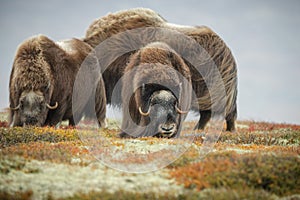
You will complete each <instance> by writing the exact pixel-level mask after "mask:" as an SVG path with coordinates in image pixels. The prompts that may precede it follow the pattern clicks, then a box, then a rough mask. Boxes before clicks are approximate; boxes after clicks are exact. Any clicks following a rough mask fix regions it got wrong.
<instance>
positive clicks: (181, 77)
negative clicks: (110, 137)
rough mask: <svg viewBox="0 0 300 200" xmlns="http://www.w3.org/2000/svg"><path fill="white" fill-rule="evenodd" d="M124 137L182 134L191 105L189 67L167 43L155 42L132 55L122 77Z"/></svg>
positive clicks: (169, 136)
mask: <svg viewBox="0 0 300 200" xmlns="http://www.w3.org/2000/svg"><path fill="white" fill-rule="evenodd" d="M122 81H123V84H122V110H123V112H122V113H123V118H122V119H123V121H122V131H123V132H122V133H121V137H126V136H128V135H131V136H133V137H141V136H146V137H148V136H157V137H166V138H171V137H178V136H179V133H180V130H181V126H182V122H183V120H184V119H185V117H186V114H187V111H188V110H189V109H190V106H191V99H192V85H191V75H190V70H189V67H188V66H187V65H186V64H185V63H184V61H183V60H182V58H181V57H180V56H179V55H178V54H177V53H176V52H175V51H174V50H172V49H171V48H170V47H169V46H168V45H167V44H165V43H162V42H155V43H150V44H148V45H146V46H145V47H143V48H141V49H140V50H139V51H137V52H136V53H135V54H133V55H132V56H131V57H130V61H129V63H128V64H127V65H126V68H125V73H124V76H123V77H122Z"/></svg>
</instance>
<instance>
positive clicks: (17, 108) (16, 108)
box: [9, 104, 20, 111]
mask: <svg viewBox="0 0 300 200" xmlns="http://www.w3.org/2000/svg"><path fill="white" fill-rule="evenodd" d="M9 109H11V110H14V111H15V110H19V109H20V104H19V105H18V106H17V107H15V108H9Z"/></svg>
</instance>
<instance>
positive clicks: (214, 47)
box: [84, 8, 237, 131]
mask: <svg viewBox="0 0 300 200" xmlns="http://www.w3.org/2000/svg"><path fill="white" fill-rule="evenodd" d="M141 27H154V29H155V28H163V29H165V30H170V31H174V32H177V33H180V34H182V35H185V36H186V37H189V38H191V39H192V40H193V41H194V42H196V43H197V44H198V45H199V46H201V47H202V48H203V50H204V52H205V53H201V54H202V55H200V54H199V55H197V54H195V52H192V51H193V50H190V51H189V49H190V48H189V47H188V45H189V44H185V41H184V40H182V38H176V37H175V38H174V37H172V35H170V34H165V35H164V36H163V37H164V41H168V42H166V43H167V44H168V45H169V46H171V48H172V49H174V50H175V51H176V52H177V53H178V54H179V55H180V56H181V57H182V58H183V59H184V61H185V63H186V64H187V65H188V66H189V68H190V71H191V75H192V77H191V78H192V85H193V90H194V92H195V93H196V96H197V98H195V99H194V100H193V106H192V109H193V110H194V111H197V112H200V119H199V122H198V124H197V125H196V127H195V128H197V129H203V128H204V127H205V125H206V124H207V122H208V121H209V120H210V118H211V115H212V111H213V110H214V109H213V108H212V105H213V103H216V102H219V101H225V103H224V104H225V109H223V110H224V111H217V112H220V114H223V115H224V116H225V119H226V123H227V128H226V130H227V131H234V130H235V120H236V117H237V105H236V100H237V67H236V62H235V60H234V57H233V55H232V53H231V51H230V49H229V48H228V46H227V45H226V44H225V42H224V41H223V40H222V39H221V38H220V37H219V36H218V35H217V34H216V33H215V32H213V31H212V30H211V29H210V28H208V27H205V26H196V27H191V26H180V25H175V24H170V23H168V22H167V21H166V20H165V19H163V18H162V17H161V16H160V15H159V14H157V13H156V12H154V11H152V10H150V9H143V8H137V9H130V10H125V11H119V12H116V13H112V14H109V15H107V16H105V17H102V18H100V19H97V20H96V21H94V22H93V23H92V24H91V25H90V27H89V28H88V30H87V32H86V36H85V39H84V41H85V42H87V43H88V44H90V45H91V46H92V47H96V46H97V45H98V44H100V43H101V42H103V41H105V40H106V39H108V38H110V37H112V36H116V35H118V34H120V33H122V32H124V31H127V30H138V29H140V28H141ZM142 31H143V30H142V29H141V31H140V33H139V32H138V31H137V32H136V35H138V36H140V37H141V39H140V41H139V42H141V43H143V42H144V43H147V42H148V43H149V42H154V41H161V40H162V37H161V34H160V37H158V36H157V35H155V34H154V33H153V32H154V31H150V33H149V31H148V32H147V33H144V32H142ZM158 35H159V34H158ZM169 37H170V38H169ZM116 41H117V42H118V41H119V43H120V44H119V45H117V44H116V45H115V49H117V48H123V46H126V45H127V44H126V43H128V41H124V40H121V39H120V40H116ZM130 42H135V43H136V42H137V41H136V39H135V40H134V41H130ZM124 43H125V44H124ZM144 45H145V44H144ZM183 48H185V49H186V50H185V51H182V49H183ZM191 49H192V48H191ZM108 50H110V49H108ZM134 52H135V51H131V52H128V53H126V54H124V55H122V56H120V57H118V58H117V59H115V60H114V61H113V62H112V63H111V64H110V65H109V66H108V67H107V68H106V70H105V71H104V72H103V79H104V82H105V88H106V95H107V103H110V104H117V105H118V104H119V103H120V101H121V99H122V98H121V95H120V96H119V97H118V98H115V100H116V101H113V99H112V91H113V90H114V87H115V85H116V84H117V82H118V80H119V79H120V78H121V77H122V76H123V74H124V70H125V66H124V63H127V62H128V61H129V57H130V55H131V54H132V53H134ZM98 53H99V52H98V51H97V54H98ZM193 53H194V54H193ZM204 54H206V55H208V56H206V57H205V56H204V57H205V58H201V57H202V56H203V55H204ZM193 56H194V57H199V58H200V59H202V62H198V63H191V62H189V60H188V59H186V58H187V57H193ZM207 57H209V58H207ZM98 58H99V55H98ZM100 59H101V58H100ZM212 66H216V68H217V70H218V72H219V73H220V77H221V79H222V83H220V82H218V83H216V84H215V87H214V89H213V90H212V91H209V89H208V84H207V81H206V80H207V79H213V78H214V77H209V74H210V72H208V73H205V74H201V73H199V71H201V70H202V69H206V70H208V71H210V69H211V70H212V71H213V67H212ZM220 88H224V89H223V91H224V90H225V95H218V93H221V92H220V91H219V90H221V89H220ZM117 94H121V92H118V93H117ZM214 113H215V111H214Z"/></svg>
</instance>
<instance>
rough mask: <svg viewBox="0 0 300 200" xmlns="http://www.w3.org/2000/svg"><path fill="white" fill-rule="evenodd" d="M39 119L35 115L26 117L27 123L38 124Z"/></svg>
mask: <svg viewBox="0 0 300 200" xmlns="http://www.w3.org/2000/svg"><path fill="white" fill-rule="evenodd" d="M37 121H38V120H37V119H36V118H35V117H27V118H26V124H36V123H37Z"/></svg>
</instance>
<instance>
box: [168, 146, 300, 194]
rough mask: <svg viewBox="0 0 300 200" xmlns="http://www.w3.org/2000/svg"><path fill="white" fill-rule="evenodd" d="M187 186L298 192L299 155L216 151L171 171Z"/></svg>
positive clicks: (199, 188)
mask: <svg viewBox="0 0 300 200" xmlns="http://www.w3.org/2000/svg"><path fill="white" fill-rule="evenodd" d="M170 174H171V176H172V177H174V178H175V179H176V180H177V181H178V182H179V183H180V184H184V185H185V187H186V188H197V189H198V190H202V189H205V188H223V187H225V188H228V189H229V188H232V189H236V190H238V191H240V190H243V189H244V188H245V187H249V188H253V189H259V190H265V191H267V192H270V193H274V194H276V195H279V196H284V195H292V194H299V193H300V188H299V187H298V186H299V185H300V179H299V177H300V158H299V157H298V156H297V155H295V154H292V155H289V154H281V155H280V154H279V155H270V154H262V155H260V154H242V155H240V154H236V153H234V152H226V153H217V154H213V155H210V156H208V157H206V158H205V159H204V160H203V161H202V162H198V163H195V164H190V165H187V166H184V167H178V168H175V169H173V170H172V171H171V172H170Z"/></svg>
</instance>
